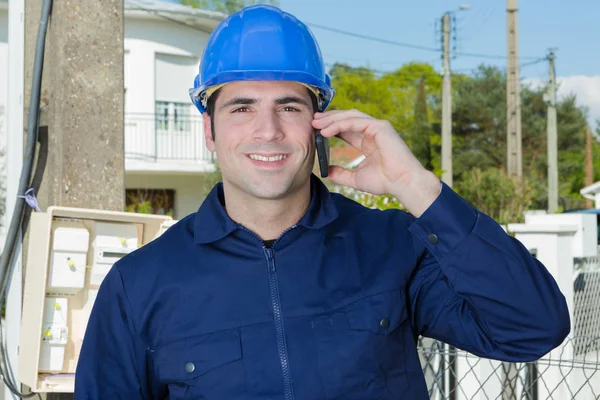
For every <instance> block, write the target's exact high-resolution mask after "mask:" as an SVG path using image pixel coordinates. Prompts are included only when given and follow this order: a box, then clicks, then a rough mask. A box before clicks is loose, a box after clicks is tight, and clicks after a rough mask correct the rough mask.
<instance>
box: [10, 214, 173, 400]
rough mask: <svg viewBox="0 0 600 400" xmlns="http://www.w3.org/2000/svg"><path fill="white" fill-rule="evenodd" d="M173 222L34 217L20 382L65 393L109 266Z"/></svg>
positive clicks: (120, 217) (137, 218) (122, 216)
mask: <svg viewBox="0 0 600 400" xmlns="http://www.w3.org/2000/svg"><path fill="white" fill-rule="evenodd" d="M173 223H174V221H173V219H172V218H171V217H168V216H163V215H147V214H135V213H127V212H113V211H102V210H91V209H80V208H68V207H49V208H48V210H47V211H46V212H44V213H39V212H38V213H33V214H32V215H31V220H30V228H29V231H30V232H31V233H30V238H29V245H28V252H27V258H26V276H25V286H24V293H23V316H22V322H21V338H20V347H19V348H20V351H19V370H18V376H19V380H20V381H21V382H22V383H23V384H25V385H27V386H29V388H30V389H31V390H32V391H33V392H38V393H41V392H59V393H72V392H73V391H74V386H75V378H74V373H75V370H76V368H77V360H78V357H79V352H80V350H81V344H82V342H83V338H84V337H85V331H86V328H87V322H88V320H89V316H90V313H91V311H92V308H93V305H94V302H95V300H96V295H97V293H98V289H99V287H100V285H101V284H102V281H103V280H104V278H105V277H106V274H107V273H108V272H109V271H110V269H111V268H112V267H113V265H114V264H115V262H117V261H118V260H119V259H121V258H122V257H124V256H125V255H127V254H129V253H130V252H132V251H135V250H136V249H138V248H140V247H142V246H144V245H146V244H148V243H149V242H151V241H152V240H154V239H156V238H157V237H158V236H160V235H161V234H162V233H163V232H165V231H166V230H167V229H168V228H169V227H170V226H171V225H172V224H173Z"/></svg>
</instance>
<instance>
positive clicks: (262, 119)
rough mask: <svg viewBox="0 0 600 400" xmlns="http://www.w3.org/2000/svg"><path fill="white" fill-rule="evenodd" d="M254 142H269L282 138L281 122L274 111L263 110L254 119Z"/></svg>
mask: <svg viewBox="0 0 600 400" xmlns="http://www.w3.org/2000/svg"><path fill="white" fill-rule="evenodd" d="M255 121H256V126H255V129H254V140H260V141H265V142H271V141H276V140H280V139H281V138H283V131H282V130H281V121H280V119H279V118H278V115H277V112H276V111H274V110H263V111H262V112H260V113H259V115H258V116H257V118H256V119H255Z"/></svg>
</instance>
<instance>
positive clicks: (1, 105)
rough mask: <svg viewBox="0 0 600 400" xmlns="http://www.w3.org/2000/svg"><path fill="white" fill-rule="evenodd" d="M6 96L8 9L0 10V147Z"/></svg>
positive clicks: (4, 136)
mask: <svg viewBox="0 0 600 400" xmlns="http://www.w3.org/2000/svg"><path fill="white" fill-rule="evenodd" d="M7 98H8V11H7V10H0V149H4V146H5V145H6V101H7Z"/></svg>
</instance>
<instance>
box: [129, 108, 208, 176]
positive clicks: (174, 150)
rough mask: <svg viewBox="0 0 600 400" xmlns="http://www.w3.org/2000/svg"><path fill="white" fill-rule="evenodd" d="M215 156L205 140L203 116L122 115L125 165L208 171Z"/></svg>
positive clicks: (183, 170)
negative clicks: (123, 117) (123, 118)
mask: <svg viewBox="0 0 600 400" xmlns="http://www.w3.org/2000/svg"><path fill="white" fill-rule="evenodd" d="M214 160H215V156H214V154H213V153H211V152H210V151H208V149H207V148H206V145H205V142H204V128H203V125H202V117H200V116H197V117H192V116H187V115H186V116H177V115H170V116H164V115H157V114H134V113H129V114H126V115H125V169H126V170H127V171H147V172H151V171H154V172H175V171H177V172H207V171H212V170H213V168H214V167H213V162H214Z"/></svg>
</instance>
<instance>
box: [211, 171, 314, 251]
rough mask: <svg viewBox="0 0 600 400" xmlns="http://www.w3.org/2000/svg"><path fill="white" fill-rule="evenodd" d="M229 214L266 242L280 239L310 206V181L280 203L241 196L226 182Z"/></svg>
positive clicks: (279, 200)
mask: <svg viewBox="0 0 600 400" xmlns="http://www.w3.org/2000/svg"><path fill="white" fill-rule="evenodd" d="M223 193H224V196H225V205H226V209H227V214H228V215H229V216H230V217H231V219H233V220H234V221H236V222H237V223H239V224H242V225H243V226H244V227H246V228H247V229H249V230H251V231H252V232H254V233H255V234H257V235H258V236H259V237H260V238H261V239H262V240H271V239H277V238H278V237H279V236H280V235H281V234H282V233H283V232H284V231H285V230H286V229H288V228H289V227H290V226H292V225H294V224H295V223H297V222H298V221H299V220H300V219H301V218H302V217H303V216H304V214H305V213H306V210H307V209H308V205H309V203H310V182H308V183H307V184H306V185H305V186H303V187H302V188H300V189H299V190H297V191H296V192H294V193H291V194H289V195H288V196H286V197H284V198H281V199H277V200H265V199H257V198H255V197H252V196H250V195H247V194H246V193H240V192H239V191H237V190H235V189H234V188H231V187H229V185H227V184H225V182H223Z"/></svg>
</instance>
